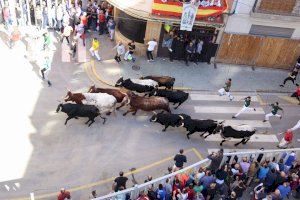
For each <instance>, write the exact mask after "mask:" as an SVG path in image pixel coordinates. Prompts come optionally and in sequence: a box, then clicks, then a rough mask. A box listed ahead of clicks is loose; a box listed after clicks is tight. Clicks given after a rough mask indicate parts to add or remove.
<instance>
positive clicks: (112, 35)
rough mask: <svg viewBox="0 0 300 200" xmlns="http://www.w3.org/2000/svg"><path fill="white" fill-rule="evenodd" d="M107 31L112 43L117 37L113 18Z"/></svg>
mask: <svg viewBox="0 0 300 200" xmlns="http://www.w3.org/2000/svg"><path fill="white" fill-rule="evenodd" d="M107 29H108V33H109V38H110V40H111V41H113V40H114V36H115V29H116V22H115V21H114V20H113V18H110V19H109V20H108V23H107Z"/></svg>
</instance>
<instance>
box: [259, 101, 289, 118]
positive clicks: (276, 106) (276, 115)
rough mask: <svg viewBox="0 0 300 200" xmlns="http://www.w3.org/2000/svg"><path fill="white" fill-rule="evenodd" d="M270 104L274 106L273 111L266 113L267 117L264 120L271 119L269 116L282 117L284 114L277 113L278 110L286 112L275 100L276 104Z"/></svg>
mask: <svg viewBox="0 0 300 200" xmlns="http://www.w3.org/2000/svg"><path fill="white" fill-rule="evenodd" d="M269 106H271V107H272V111H271V112H270V113H268V114H266V116H265V119H264V120H263V122H266V121H269V118H270V117H272V116H274V117H279V118H280V119H281V118H282V116H281V115H279V114H277V112H278V110H281V111H282V113H284V112H283V109H282V108H281V107H279V103H278V102H275V103H274V104H273V103H272V104H270V105H269Z"/></svg>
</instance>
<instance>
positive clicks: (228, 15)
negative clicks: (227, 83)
mask: <svg viewBox="0 0 300 200" xmlns="http://www.w3.org/2000/svg"><path fill="white" fill-rule="evenodd" d="M238 1H239V0H235V1H234V2H233V3H234V5H233V11H232V12H227V13H223V14H222V15H227V20H226V22H225V24H224V30H223V33H222V36H221V39H220V42H222V40H223V35H224V32H225V28H226V26H227V22H228V19H229V17H230V16H231V15H234V14H235V10H236V7H237V4H238ZM231 10H232V9H231ZM220 46H221V43H220V44H219V45H218V48H217V51H216V55H215V60H214V68H215V69H216V68H217V63H216V58H217V56H218V53H219V49H220Z"/></svg>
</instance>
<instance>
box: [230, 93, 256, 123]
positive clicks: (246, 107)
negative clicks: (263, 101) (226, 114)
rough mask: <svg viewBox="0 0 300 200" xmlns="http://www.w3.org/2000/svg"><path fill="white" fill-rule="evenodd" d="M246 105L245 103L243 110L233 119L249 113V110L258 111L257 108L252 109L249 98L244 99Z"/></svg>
mask: <svg viewBox="0 0 300 200" xmlns="http://www.w3.org/2000/svg"><path fill="white" fill-rule="evenodd" d="M244 101H245V103H244V106H243V108H242V109H241V110H240V111H239V112H238V113H237V114H236V115H234V116H232V118H237V117H238V116H239V115H240V114H242V113H244V112H247V111H249V110H253V111H256V109H255V108H250V103H251V97H250V96H248V97H246V98H245V99H244Z"/></svg>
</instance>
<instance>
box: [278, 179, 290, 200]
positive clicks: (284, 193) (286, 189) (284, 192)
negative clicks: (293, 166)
mask: <svg viewBox="0 0 300 200" xmlns="http://www.w3.org/2000/svg"><path fill="white" fill-rule="evenodd" d="M277 189H278V190H279V191H280V195H281V197H282V199H286V198H288V196H289V194H290V192H291V187H290V183H289V182H284V183H283V184H282V185H280V186H279V187H278V188H277Z"/></svg>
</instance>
